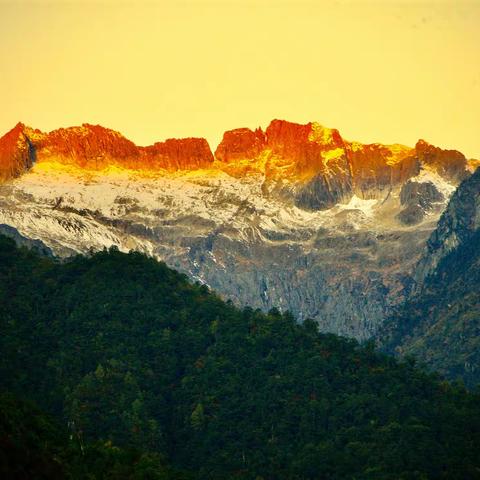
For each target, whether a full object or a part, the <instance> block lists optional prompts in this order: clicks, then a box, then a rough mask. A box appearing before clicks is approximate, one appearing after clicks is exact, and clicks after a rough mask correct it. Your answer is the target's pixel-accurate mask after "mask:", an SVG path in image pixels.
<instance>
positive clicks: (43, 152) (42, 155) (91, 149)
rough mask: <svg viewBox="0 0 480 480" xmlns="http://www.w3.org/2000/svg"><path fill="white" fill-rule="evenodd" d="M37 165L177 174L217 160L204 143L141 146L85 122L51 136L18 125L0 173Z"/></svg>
mask: <svg viewBox="0 0 480 480" xmlns="http://www.w3.org/2000/svg"><path fill="white" fill-rule="evenodd" d="M34 160H36V161H38V162H44V161H55V162H60V163H62V164H66V165H73V166H76V167H79V168H83V169H89V170H100V169H104V168H106V167H109V166H113V165H114V166H118V167H121V168H127V169H135V170H137V169H139V170H142V169H155V170H162V169H163V170H169V171H174V170H190V169H198V168H206V167H209V166H210V165H211V164H212V163H213V160H214V158H213V154H212V152H211V150H210V147H209V145H208V142H207V141H206V140H205V139H204V138H183V139H169V140H166V141H165V142H159V143H155V144H154V145H151V146H148V147H138V146H136V145H135V144H134V143H133V142H131V141H130V140H128V139H126V138H125V137H124V136H123V135H121V134H120V133H118V132H115V131H114V130H110V129H108V128H104V127H102V126H100V125H90V124H86V123H85V124H83V125H82V126H81V127H70V128H60V129H58V130H53V131H52V132H50V133H43V132H41V131H40V130H34V129H31V128H29V127H25V125H23V124H18V125H17V126H16V127H15V128H14V129H13V130H12V131H11V132H9V133H8V134H7V135H5V136H4V137H3V138H2V139H1V140H0V174H1V175H2V177H3V178H4V179H8V178H12V177H14V176H17V175H19V174H21V173H22V172H25V171H26V170H28V168H30V167H31V166H32V164H33V161H34ZM2 177H0V178H2Z"/></svg>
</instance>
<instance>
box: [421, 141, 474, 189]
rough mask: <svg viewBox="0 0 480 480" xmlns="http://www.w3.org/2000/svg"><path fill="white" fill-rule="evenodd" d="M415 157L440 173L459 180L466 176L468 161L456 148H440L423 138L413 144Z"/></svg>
mask: <svg viewBox="0 0 480 480" xmlns="http://www.w3.org/2000/svg"><path fill="white" fill-rule="evenodd" d="M415 153H416V158H417V159H418V160H419V161H420V162H421V163H422V164H424V165H428V166H430V167H431V168H433V169H434V170H436V171H437V173H439V174H440V175H442V176H444V177H448V178H453V179H456V180H457V181H461V180H463V179H465V178H466V177H467V176H468V173H467V172H468V162H467V159H466V158H465V156H464V155H463V154H462V153H460V152H458V151H457V150H442V149H441V148H438V147H435V146H433V145H431V144H430V143H428V142H426V141H425V140H419V141H418V142H417V144H416V145H415Z"/></svg>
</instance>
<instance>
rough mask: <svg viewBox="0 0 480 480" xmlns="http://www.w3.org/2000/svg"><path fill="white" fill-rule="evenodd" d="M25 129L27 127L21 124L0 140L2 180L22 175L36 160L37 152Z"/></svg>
mask: <svg viewBox="0 0 480 480" xmlns="http://www.w3.org/2000/svg"><path fill="white" fill-rule="evenodd" d="M25 128H26V127H25V125H24V124H23V123H21V122H19V123H17V125H15V127H14V128H12V130H10V131H9V132H7V133H6V134H5V135H4V136H3V137H2V138H0V179H1V180H8V179H9V178H13V177H17V176H19V175H21V174H22V173H23V172H25V171H26V170H28V169H29V168H30V167H31V166H32V164H33V162H34V160H35V150H34V148H33V146H32V144H31V143H30V141H29V139H28V137H27V136H26V135H25V133H24V131H25Z"/></svg>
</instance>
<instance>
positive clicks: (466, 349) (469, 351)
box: [385, 169, 480, 386]
mask: <svg viewBox="0 0 480 480" xmlns="http://www.w3.org/2000/svg"><path fill="white" fill-rule="evenodd" d="M414 278H415V279H416V284H415V286H414V288H413V290H412V293H411V294H410V296H409V298H408V299H407V301H406V303H405V304H404V305H402V306H401V308H399V310H398V311H397V312H396V313H395V315H393V317H392V318H391V319H390V320H389V321H388V322H387V325H386V329H385V335H386V339H385V345H386V349H387V350H388V351H390V352H392V353H393V352H396V353H398V354H400V355H414V356H415V357H417V358H418V359H419V360H420V361H421V362H423V363H425V364H426V365H427V366H428V367H429V368H431V369H432V370H435V371H439V372H441V373H442V374H443V375H446V376H447V377H449V378H451V379H455V378H462V379H463V380H464V381H465V382H466V383H467V384H468V385H470V386H475V385H477V384H479V383H480V288H479V287H480V169H478V170H477V171H476V172H475V173H474V174H473V175H472V176H471V177H470V178H468V179H467V180H465V181H464V182H463V183H462V184H461V185H460V186H459V188H458V190H457V191H456V192H455V193H454V195H453V196H452V199H451V201H450V203H449V205H448V208H447V209H446V211H445V212H444V214H443V215H442V217H441V219H440V221H439V223H438V226H437V228H436V230H435V231H434V232H433V233H432V235H431V237H430V239H429V241H428V243H427V247H426V249H425V253H424V255H423V256H422V258H421V260H420V262H419V264H418V266H417V268H416V269H415V272H414Z"/></svg>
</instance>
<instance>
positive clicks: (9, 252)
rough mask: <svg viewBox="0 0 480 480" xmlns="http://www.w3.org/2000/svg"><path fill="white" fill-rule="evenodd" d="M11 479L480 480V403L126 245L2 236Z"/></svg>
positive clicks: (5, 472) (0, 314)
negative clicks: (228, 298)
mask: <svg viewBox="0 0 480 480" xmlns="http://www.w3.org/2000/svg"><path fill="white" fill-rule="evenodd" d="M0 388H1V390H2V392H3V393H2V395H1V396H0V412H1V414H0V447H1V448H0V462H1V464H0V476H1V477H2V478H14V479H35V478H45V479H47V478H48V479H50V478H59V479H60V478H69V479H84V478H87V479H144V480H146V479H173V478H175V479H193V480H197V479H198V480H202V479H218V480H220V479H234V478H236V479H245V480H247V479H252V480H262V479H263V480H270V479H271V480H273V479H292V480H293V479H297V480H300V479H305V480H306V479H312V480H313V479H357V480H362V479H364V480H367V479H368V480H371V479H379V480H380V479H382V480H384V479H385V480H387V479H391V480H394V479H462V480H463V479H475V478H480V392H478V391H475V390H472V391H467V390H466V389H465V387H463V386H462V384H460V383H453V384H451V383H448V382H445V381H443V380H442V379H441V378H440V377H439V376H437V375H434V374H429V373H425V372H424V371H422V370H421V369H419V368H417V367H416V366H415V362H414V361H413V360H408V359H407V360H405V361H397V360H395V359H393V358H392V357H389V356H387V355H383V354H380V353H377V352H376V351H375V350H374V348H373V345H372V344H367V345H363V346H362V345H359V344H358V343H356V342H355V341H353V340H348V339H344V338H340V337H336V336H334V335H326V334H320V333H319V332H318V331H317V327H316V324H315V323H314V322H312V321H308V320H307V321H305V322H304V323H303V324H302V325H300V324H297V323H296V322H295V319H294V318H293V317H292V316H291V315H290V314H288V313H284V314H281V313H280V312H278V311H276V310H272V311H271V312H269V313H268V314H264V313H261V312H260V311H255V310H252V309H250V308H244V309H238V308H236V307H235V306H233V305H232V304H231V303H229V302H224V301H222V300H221V299H220V298H219V297H218V296H216V295H215V294H214V293H212V292H210V291H209V289H208V288H207V287H206V286H204V285H200V284H192V283H191V282H190V281H189V280H188V279H187V277H186V276H185V275H182V274H179V273H177V272H175V271H173V270H171V269H169V268H168V267H167V266H166V265H165V264H163V263H160V262H157V261H156V260H154V259H152V258H148V257H146V256H144V255H141V254H139V253H129V254H124V253H121V252H119V251H117V250H115V249H111V250H109V251H103V252H99V253H95V254H93V253H92V254H91V255H89V256H77V257H75V258H72V259H70V260H68V261H65V262H59V261H57V260H55V259H54V258H50V257H46V256H42V255H39V254H37V253H35V252H33V251H30V250H27V249H26V248H18V247H16V245H15V243H14V242H13V241H12V240H10V239H7V238H6V237H1V236H0Z"/></svg>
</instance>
